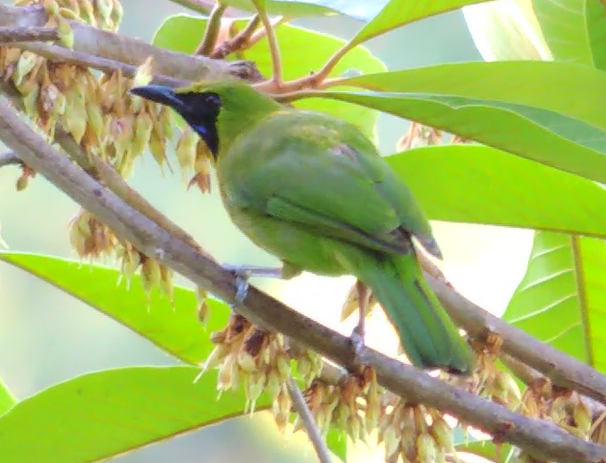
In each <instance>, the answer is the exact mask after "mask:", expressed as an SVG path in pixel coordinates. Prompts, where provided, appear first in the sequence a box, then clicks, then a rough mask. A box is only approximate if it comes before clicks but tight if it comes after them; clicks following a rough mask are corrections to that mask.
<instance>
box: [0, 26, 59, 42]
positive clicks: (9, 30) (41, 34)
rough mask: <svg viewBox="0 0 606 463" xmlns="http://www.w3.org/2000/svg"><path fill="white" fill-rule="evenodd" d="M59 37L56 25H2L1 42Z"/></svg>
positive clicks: (0, 30)
mask: <svg viewBox="0 0 606 463" xmlns="http://www.w3.org/2000/svg"><path fill="white" fill-rule="evenodd" d="M58 39H59V34H58V33H57V28H56V27H0V44H8V43H12V42H32V41H33V42H35V41H42V42H45V41H51V40H52V41H54V40H58Z"/></svg>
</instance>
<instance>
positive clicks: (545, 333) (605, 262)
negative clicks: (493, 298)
mask: <svg viewBox="0 0 606 463" xmlns="http://www.w3.org/2000/svg"><path fill="white" fill-rule="evenodd" d="M605 269H606V243H605V242H604V241H602V240H598V239H594V238H582V237H578V236H574V235H572V236H571V235H566V234H561V233H550V232H537V233H536V234H535V239H534V245H533V248H532V252H531V255H530V260H529V262H528V268H527V270H526V275H525V276H524V278H523V280H522V282H521V283H520V285H519V286H518V288H517V290H516V292H515V293H514V295H513V297H512V299H511V301H510V303H509V306H508V307H507V310H506V312H505V314H504V315H503V319H504V320H505V321H507V322H509V323H512V324H513V325H515V326H517V327H518V328H520V329H523V330H524V331H526V332H527V333H529V334H531V335H533V336H535V337H536V338H538V339H539V340H541V341H543V342H546V343H548V344H550V345H552V346H553V347H555V348H556V349H558V350H561V351H563V352H566V353H568V354H570V355H572V356H574V357H576V358H578V359H579V360H581V361H583V362H587V363H589V364H590V365H592V366H594V367H595V368H596V369H598V370H600V371H606V334H605V333H606V311H604V307H606V284H605V283H604V271H605Z"/></svg>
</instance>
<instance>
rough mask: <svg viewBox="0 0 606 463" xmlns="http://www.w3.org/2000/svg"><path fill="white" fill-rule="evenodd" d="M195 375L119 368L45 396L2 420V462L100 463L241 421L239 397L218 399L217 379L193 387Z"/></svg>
mask: <svg viewBox="0 0 606 463" xmlns="http://www.w3.org/2000/svg"><path fill="white" fill-rule="evenodd" d="M198 372H199V370H198V369H197V368H193V367H162V368H158V367H133V368H120V369H115V370H106V371H99V372H95V373H89V374H86V375H83V376H80V377H77V378H73V379H70V380H69V381H66V382H64V383H60V384H57V385H55V386H52V387H50V388H48V389H45V390H44V391H42V392H40V393H38V394H36V395H34V396H31V397H29V398H27V399H25V400H23V401H21V402H20V403H18V404H17V405H16V406H15V407H13V409H12V410H10V411H9V412H8V413H7V414H5V415H4V416H2V417H1V418H0V455H2V458H1V459H2V463H26V462H53V463H83V462H93V461H100V460H103V459H107V458H111V457H114V456H116V455H119V454H122V453H125V452H128V451H130V450H133V449H137V448H140V447H143V446H145V445H149V444H152V443H155V442H159V441H162V440H166V439H169V438H172V437H175V436H178V435H181V434H185V433H187V432H191V431H194V430H196V429H199V428H201V427H203V426H208V425H209V424H213V423H215V422H217V421H220V420H224V419H227V418H229V417H232V416H236V415H241V414H242V404H243V403H244V401H245V398H244V395H243V393H241V392H236V393H229V394H222V395H221V396H220V397H217V393H216V389H215V384H216V381H217V375H216V372H209V373H208V374H206V375H205V376H204V377H202V378H201V379H200V380H199V381H198V382H197V383H195V384H194V383H193V380H194V378H195V377H196V375H197V374H198ZM267 406H269V399H268V397H267V396H261V397H260V398H259V400H258V402H257V408H265V407H267Z"/></svg>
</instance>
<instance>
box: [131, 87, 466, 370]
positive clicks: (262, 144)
mask: <svg viewBox="0 0 606 463" xmlns="http://www.w3.org/2000/svg"><path fill="white" fill-rule="evenodd" d="M130 93H131V94H133V95H136V96H138V97H141V98H143V99H146V100H149V101H151V102H155V103H158V104H161V105H165V106H168V107H170V108H172V109H173V110H174V111H176V112H177V113H178V114H179V115H180V116H181V117H182V118H183V119H184V121H185V122H186V123H187V124H188V125H189V126H190V127H191V129H192V130H194V131H195V132H196V133H197V134H198V135H199V136H200V137H201V138H202V140H203V141H204V143H205V144H206V146H207V148H208V150H209V152H210V153H211V156H212V161H213V164H214V169H215V171H216V177H217V181H218V186H219V192H220V196H221V199H222V202H223V205H224V207H225V209H226V210H227V212H228V214H229V217H230V218H231V221H232V222H233V223H234V224H235V225H236V227H238V228H239V229H240V230H241V231H242V232H243V233H244V234H245V235H246V236H247V237H248V238H249V239H250V240H251V241H252V242H253V243H254V244H256V245H257V246H259V247H260V248H262V249H264V250H265V251H267V252H268V253H269V254H271V255H273V256H275V257H276V258H278V259H279V260H280V261H281V263H282V266H281V268H278V269H267V268H263V267H255V266H227V267H228V268H229V269H231V270H233V271H234V272H236V274H238V275H240V276H242V275H246V276H260V275H262V276H277V277H281V278H294V277H295V276H297V275H299V274H301V273H302V272H303V271H307V272H311V273H314V274H316V275H321V276H342V275H352V276H354V277H355V278H356V279H357V288H358V292H359V295H360V312H361V313H360V318H359V321H358V324H357V326H356V328H355V329H354V331H353V333H352V341H354V344H355V345H356V346H357V347H356V349H358V350H359V348H360V346H363V343H364V318H365V317H364V313H365V310H366V305H367V301H368V296H369V294H370V291H372V294H374V296H375V297H376V299H377V300H378V302H379V303H380V304H381V306H382V307H383V310H384V311H385V313H386V315H387V317H388V319H389V320H390V322H391V324H392V325H393V326H394V328H395V330H396V332H397V333H398V336H399V340H400V343H401V345H402V347H403V350H404V352H405V353H406V355H407V357H408V359H409V360H410V362H411V363H412V364H413V365H414V366H416V367H419V368H421V369H441V370H444V371H447V372H449V373H453V374H459V375H469V374H471V373H472V371H473V368H474V364H475V356H474V354H473V352H472V350H471V348H470V346H469V344H468V343H467V341H466V340H465V339H464V338H463V337H462V336H461V335H460V334H459V331H458V329H457V327H456V325H455V324H454V323H453V321H452V319H451V318H450V317H449V315H448V314H447V312H446V311H445V310H444V308H443V307H442V306H441V304H440V302H439V300H438V298H437V297H436V295H435V294H434V293H433V292H432V291H431V289H430V287H429V285H428V283H427V282H426V281H425V280H424V277H423V274H422V270H421V266H420V264H419V262H418V260H417V257H416V254H415V248H414V241H415V240H416V241H417V242H418V243H420V244H421V245H422V246H423V247H424V248H425V249H426V250H427V251H428V252H429V253H430V254H432V255H434V256H436V257H437V258H442V253H441V251H440V248H439V246H438V244H437V242H436V240H435V238H434V235H433V232H432V229H431V225H430V223H429V220H428V219H427V217H426V216H425V214H424V213H423V211H422V210H421V207H420V205H419V203H418V202H417V200H416V199H415V197H414V196H413V194H412V192H411V190H410V189H409V188H408V187H407V186H406V184H405V183H404V181H403V179H402V178H401V177H399V176H398V175H397V174H396V173H395V172H394V171H393V170H392V169H391V168H390V166H389V165H388V164H387V162H386V161H385V159H384V158H383V157H382V156H381V155H380V154H379V152H378V150H377V148H376V146H375V145H374V144H373V142H372V141H371V140H369V139H368V138H367V137H366V136H365V135H364V134H363V133H362V132H361V131H360V130H359V128H358V127H356V126H355V125H354V124H352V123H349V122H346V121H344V120H342V119H339V118H337V117H334V116H332V115H330V114H328V113H324V112H320V111H310V110H304V109H298V108H295V107H292V106H286V105H283V104H281V103H279V102H278V101H276V100H275V99H274V98H272V97H271V96H270V95H268V94H265V93H262V92H260V91H258V90H257V89H255V88H254V87H252V86H251V85H249V84H247V83H245V82H243V81H240V80H235V79H233V80H232V79H229V80H221V81H212V80H209V81H201V82H196V83H194V84H192V85H188V86H184V87H178V88H172V87H168V86H163V85H155V84H150V85H143V86H138V87H133V88H132V89H131V90H130ZM241 289H242V290H243V291H238V293H239V295H238V298H239V299H240V300H242V299H244V298H245V297H246V287H244V288H241Z"/></svg>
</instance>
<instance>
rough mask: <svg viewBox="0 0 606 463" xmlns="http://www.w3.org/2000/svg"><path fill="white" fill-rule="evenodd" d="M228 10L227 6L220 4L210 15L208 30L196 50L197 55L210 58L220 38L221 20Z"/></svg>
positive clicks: (207, 24)
mask: <svg viewBox="0 0 606 463" xmlns="http://www.w3.org/2000/svg"><path fill="white" fill-rule="evenodd" d="M226 9H227V5H223V4H221V3H220V2H218V3H217V4H216V5H215V6H214V8H213V9H212V11H211V12H210V15H209V16H208V22H207V23H206V30H205V31H204V37H203V38H202V41H201V42H200V45H199V46H198V49H197V50H196V53H195V54H196V55H201V56H210V55H211V54H212V52H213V51H214V49H215V46H216V45H217V39H218V38H219V32H221V19H222V18H223V13H225V10H226Z"/></svg>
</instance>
